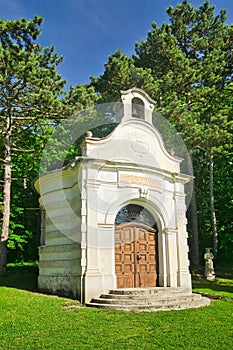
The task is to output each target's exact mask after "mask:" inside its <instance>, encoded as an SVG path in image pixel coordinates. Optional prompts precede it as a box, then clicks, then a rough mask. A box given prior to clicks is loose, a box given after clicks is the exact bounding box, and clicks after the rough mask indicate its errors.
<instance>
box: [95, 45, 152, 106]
mask: <svg viewBox="0 0 233 350" xmlns="http://www.w3.org/2000/svg"><path fill="white" fill-rule="evenodd" d="M104 67H105V71H104V73H103V74H102V75H101V76H100V77H97V78H96V77H93V76H91V85H92V86H93V87H94V88H95V91H96V93H97V94H99V102H114V101H116V100H117V99H118V98H119V97H120V90H127V89H129V88H131V87H133V86H137V87H142V88H144V89H145V90H146V91H147V92H148V93H149V94H150V93H152V91H155V86H156V82H155V81H154V78H153V76H152V75H151V70H150V68H147V67H145V68H141V67H136V65H135V62H134V59H133V57H128V56H126V55H124V54H122V53H121V51H120V50H117V51H116V52H115V53H114V54H112V55H110V56H109V57H108V61H107V62H106V63H105V65H104Z"/></svg>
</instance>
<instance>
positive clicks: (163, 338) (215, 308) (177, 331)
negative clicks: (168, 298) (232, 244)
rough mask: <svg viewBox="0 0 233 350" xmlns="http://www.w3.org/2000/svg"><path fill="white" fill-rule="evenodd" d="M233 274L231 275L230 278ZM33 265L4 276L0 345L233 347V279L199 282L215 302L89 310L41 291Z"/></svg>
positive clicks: (21, 347)
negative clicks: (178, 307) (136, 310)
mask: <svg viewBox="0 0 233 350" xmlns="http://www.w3.org/2000/svg"><path fill="white" fill-rule="evenodd" d="M230 277H231V276H230ZM35 281H36V280H35V274H34V272H33V267H32V268H31V267H29V268H27V271H26V272H25V271H24V269H23V268H22V270H21V271H20V269H19V268H18V269H17V273H15V271H14V269H12V270H8V273H7V275H6V276H4V277H0V327H1V331H0V349H4V350H7V349H11V350H13V349H19V350H24V349H30V350H32V349H35V350H39V349H54V350H59V349H65V350H69V349H70V350H74V349H80V350H82V349H114V350H115V349H140V350H144V349H148V350H150V349H162V350H167V349H168V350H169V349H185V350H188V349H190V350H191V349H192V350H197V349H200V350H204V349H211V350H212V349H221V350H223V349H226V350H229V349H232V348H233V299H232V298H233V279H232V278H229V277H228V278H221V279H217V280H216V281H213V282H207V281H205V280H203V279H201V278H196V279H195V280H194V289H195V291H201V292H204V293H208V294H216V295H221V296H222V297H223V299H221V300H213V301H212V303H211V306H209V307H205V308H200V309H188V310H182V311H169V312H155V313H146V312H143V313H134V312H124V311H113V310H101V309H92V308H90V309H89V308H86V307H83V306H81V305H79V303H78V302H77V301H74V300H70V299H66V298H59V297H56V296H46V295H42V294H39V293H37V292H36V291H33V290H35Z"/></svg>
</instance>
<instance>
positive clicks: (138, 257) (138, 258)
mask: <svg viewBox="0 0 233 350" xmlns="http://www.w3.org/2000/svg"><path fill="white" fill-rule="evenodd" d="M139 260H141V257H140V255H139V254H137V262H139Z"/></svg>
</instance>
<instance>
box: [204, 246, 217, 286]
mask: <svg viewBox="0 0 233 350" xmlns="http://www.w3.org/2000/svg"><path fill="white" fill-rule="evenodd" d="M204 259H205V276H206V279H207V280H209V281H212V280H214V279H215V272H214V264H213V259H214V254H213V253H211V251H210V248H206V252H205V255H204Z"/></svg>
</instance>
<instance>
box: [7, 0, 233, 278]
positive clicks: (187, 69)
mask: <svg viewBox="0 0 233 350" xmlns="http://www.w3.org/2000/svg"><path fill="white" fill-rule="evenodd" d="M167 13H168V16H169V21H168V23H163V24H162V25H161V26H158V25H157V24H156V23H152V28H151V29H150V30H149V32H148V36H147V38H146V39H145V40H142V41H141V42H138V43H136V44H135V53H134V54H133V55H131V56H128V55H124V54H123V53H122V52H121V51H120V50H117V51H116V52H114V53H113V54H111V55H110V56H109V57H108V59H107V62H106V63H105V64H104V72H103V74H101V75H100V76H98V77H94V76H91V77H90V83H86V84H77V85H76V86H71V87H70V88H69V89H68V90H67V89H65V81H64V79H63V78H62V76H61V75H59V74H58V71H57V67H58V66H59V65H60V64H61V63H62V60H63V58H62V57H60V56H59V55H58V54H57V53H56V52H55V49H54V47H53V46H51V47H49V48H43V47H41V46H40V45H39V44H38V36H39V35H40V27H41V24H42V22H43V20H42V18H40V17H38V16H35V17H34V18H33V19H31V20H25V19H19V20H0V38H1V46H0V129H1V136H0V158H1V163H0V174H1V182H0V211H1V243H0V256H1V258H0V273H4V271H5V266H6V261H8V262H16V261H34V260H37V259H38V256H37V247H38V245H39V236H40V210H39V207H38V195H37V194H36V192H35V191H34V190H33V186H32V182H33V180H34V179H35V178H36V177H37V176H38V173H39V168H40V159H41V155H42V152H43V149H44V147H45V145H46V142H47V141H48V139H49V138H50V137H51V135H52V134H53V133H54V131H55V130H56V129H57V127H58V125H60V124H61V123H62V121H64V120H65V119H66V118H68V117H70V116H71V115H77V117H78V116H79V112H80V111H81V110H83V109H86V108H90V107H91V106H93V105H94V104H99V103H108V102H113V101H118V100H119V97H120V90H127V89H129V88H131V87H133V86H136V87H138V88H142V89H144V90H145V91H146V92H147V93H148V94H149V95H150V96H151V97H152V98H153V99H154V100H155V101H156V102H157V105H156V112H157V113H159V114H161V115H163V116H164V117H165V118H167V119H168V120H169V121H170V123H171V124H172V125H173V126H174V127H175V128H176V130H177V131H178V132H179V134H180V135H181V136H182V138H183V140H184V141H185V143H186V146H187V148H188V150H189V153H190V156H191V158H192V162H193V168H194V176H195V181H194V191H193V196H192V201H191V203H190V206H189V208H188V213H187V215H188V233H189V244H190V258H191V263H192V268H193V269H196V268H198V266H199V264H201V263H202V258H201V257H203V253H204V250H205V248H206V247H212V248H213V252H214V254H215V259H216V261H217V262H218V263H219V264H220V263H221V264H226V263H230V262H231V260H232V252H233V215H232V213H233V182H232V176H233V163H232V151H233V144H232V131H233V94H232V93H233V82H232V79H233V69H232V68H233V26H232V25H228V24H226V11H225V10H222V11H220V12H219V14H217V15H216V14H215V12H214V7H213V6H210V5H209V1H205V2H204V3H203V4H202V5H201V6H200V7H198V8H196V7H194V6H192V5H191V4H190V3H189V2H188V1H187V0H184V1H183V2H182V3H181V4H179V5H177V6H176V7H175V8H173V7H172V6H170V7H169V8H168V9H167ZM81 123H82V120H81V119H80V125H81ZM113 127H114V126H113V125H112V124H111V123H109V126H108V127H106V125H105V127H104V128H101V127H100V128H98V129H96V130H94V136H97V137H98V136H99V137H101V136H105V135H106V134H107V133H109V132H110V131H111V130H112V128H113ZM67 139H68V140H69V134H66V141H67ZM71 146H72V148H71V151H70V154H69V157H68V158H67V159H68V160H67V161H71V160H72V157H73V156H75V155H78V154H79V152H80V148H79V144H78V143H75V144H74V145H71ZM55 156H56V158H57V160H59V159H62V158H63V154H56V155H55ZM54 166H55V167H56V164H55V165H54Z"/></svg>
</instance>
